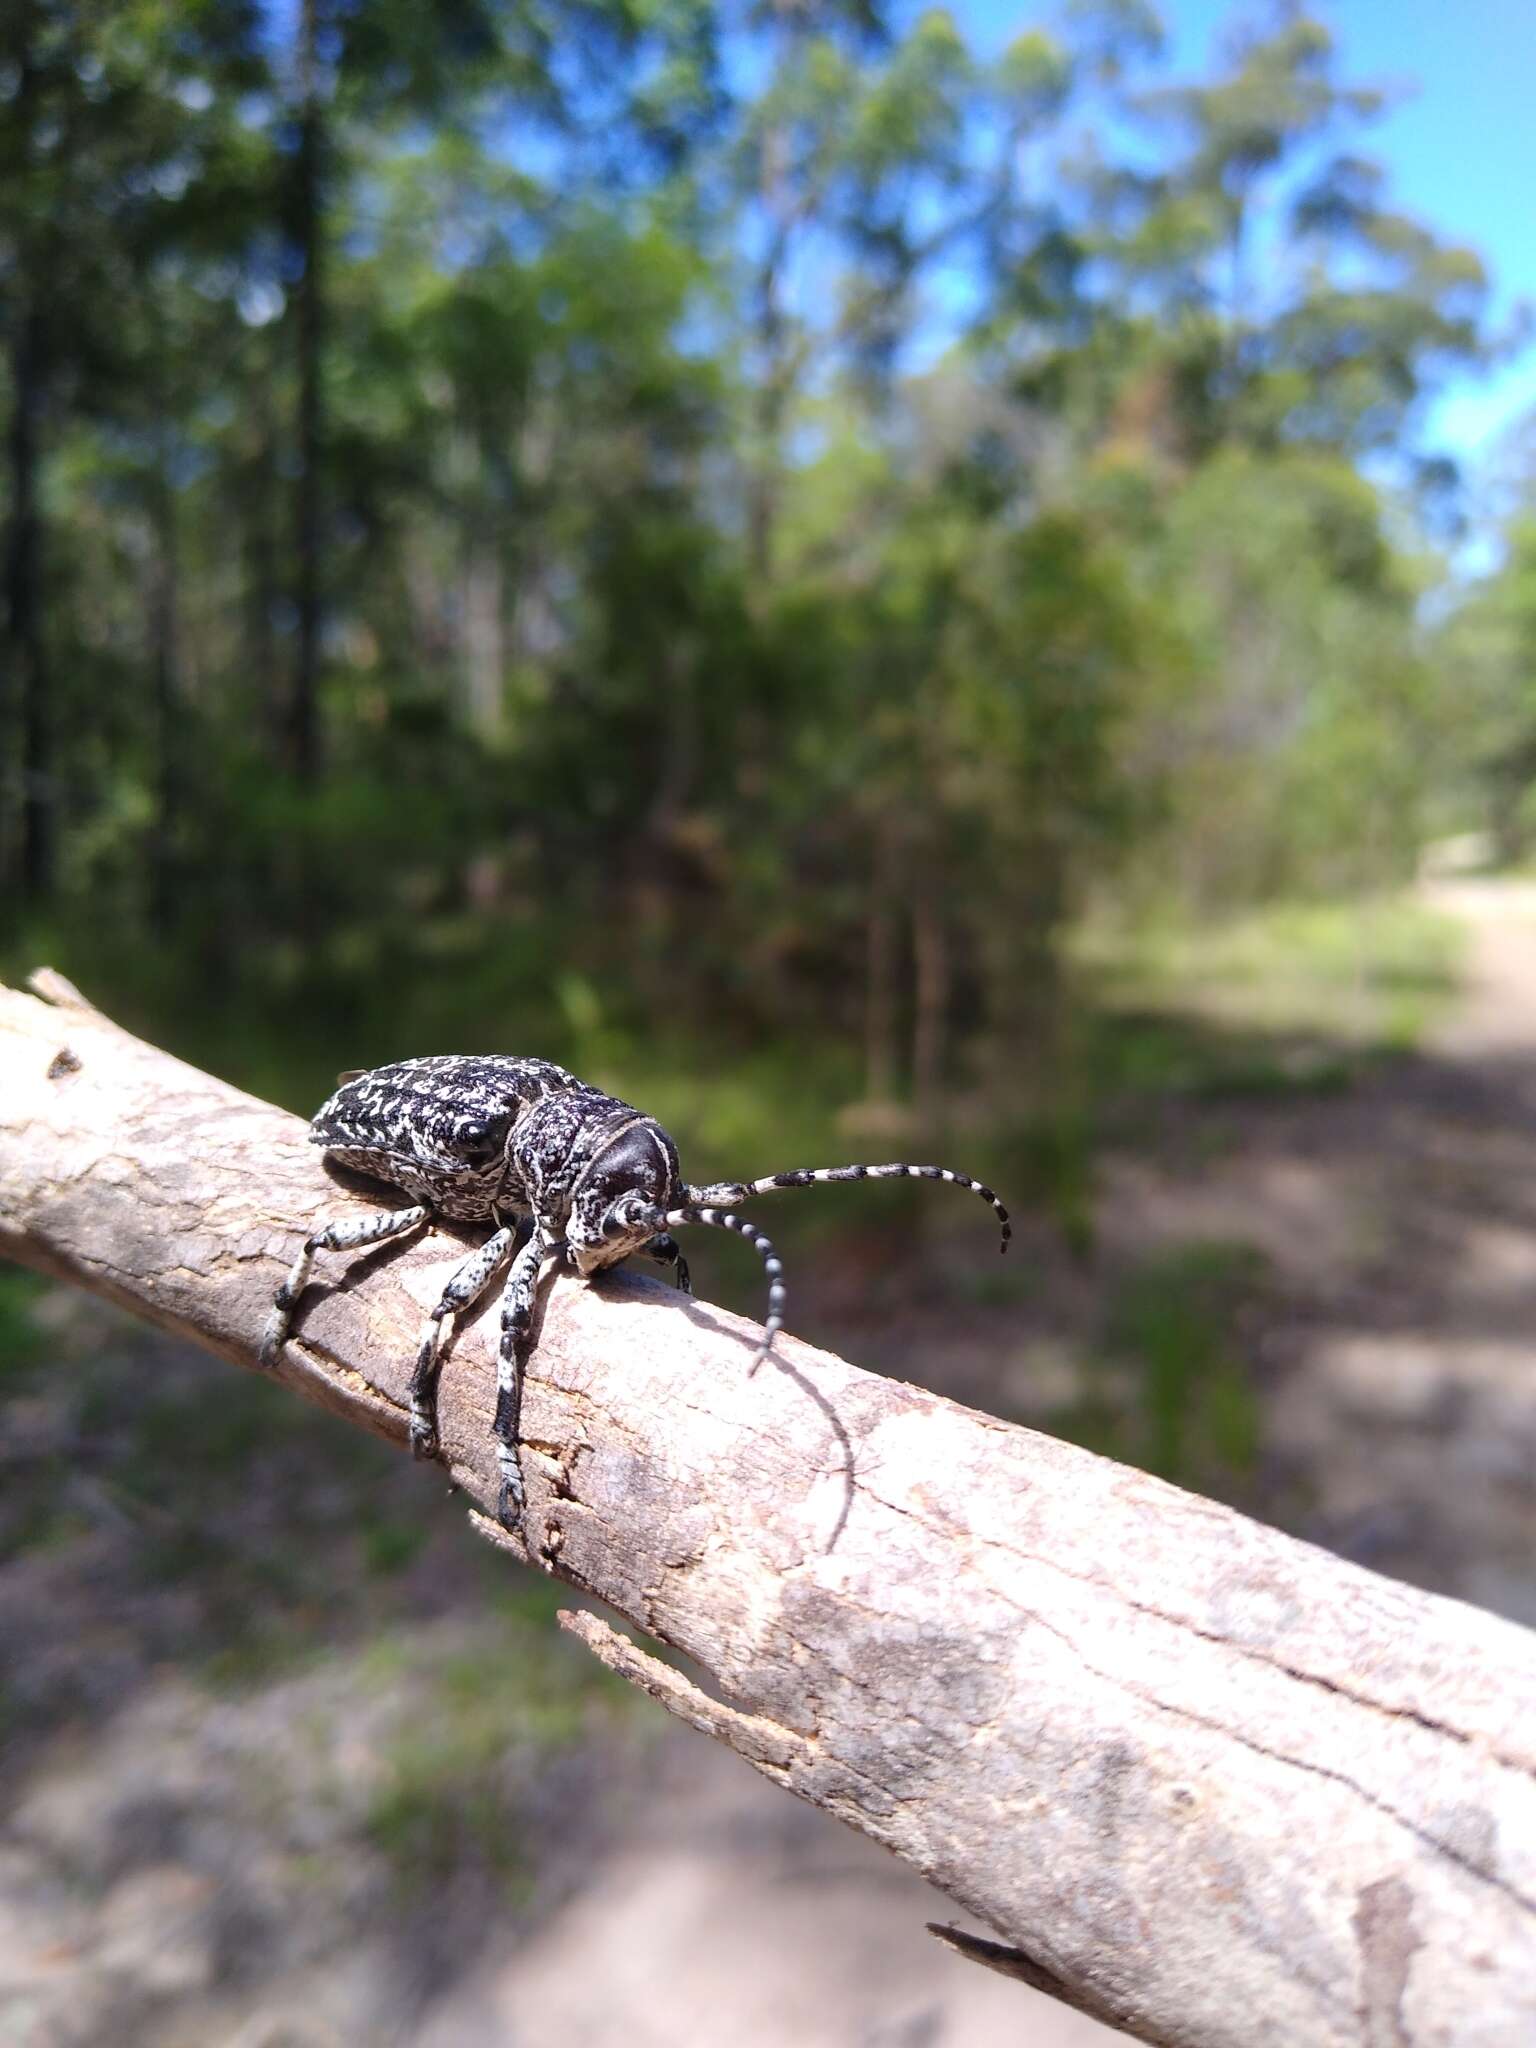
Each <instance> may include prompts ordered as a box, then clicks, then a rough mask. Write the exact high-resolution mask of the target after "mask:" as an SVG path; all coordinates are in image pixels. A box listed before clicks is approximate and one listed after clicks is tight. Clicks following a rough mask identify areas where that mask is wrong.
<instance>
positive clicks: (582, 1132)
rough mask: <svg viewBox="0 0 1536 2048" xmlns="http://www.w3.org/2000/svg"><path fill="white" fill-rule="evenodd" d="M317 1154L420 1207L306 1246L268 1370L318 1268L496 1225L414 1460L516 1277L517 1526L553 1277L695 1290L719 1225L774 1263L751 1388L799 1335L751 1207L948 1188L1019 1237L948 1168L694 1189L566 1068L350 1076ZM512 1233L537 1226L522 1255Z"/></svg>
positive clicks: (499, 1063)
mask: <svg viewBox="0 0 1536 2048" xmlns="http://www.w3.org/2000/svg"><path fill="white" fill-rule="evenodd" d="M309 1135H310V1141H311V1143H313V1144H316V1145H323V1146H324V1147H325V1150H326V1153H327V1155H328V1156H329V1157H330V1158H331V1159H334V1160H335V1161H336V1162H337V1164H338V1165H341V1166H346V1167H350V1168H352V1169H353V1170H354V1171H355V1172H358V1173H364V1174H368V1175H370V1176H371V1177H372V1178H373V1179H375V1180H382V1181H387V1182H388V1183H389V1184H390V1186H392V1187H397V1188H400V1189H401V1190H403V1192H404V1193H406V1194H408V1195H409V1196H411V1197H412V1201H411V1205H410V1207H408V1208H404V1209H390V1210H380V1211H378V1212H376V1213H375V1214H373V1215H371V1216H360V1217H357V1218H355V1219H354V1220H351V1221H347V1222H342V1223H333V1224H331V1225H329V1226H328V1227H327V1228H325V1229H322V1230H317V1231H316V1232H315V1233H314V1235H313V1236H312V1237H308V1238H306V1239H305V1241H304V1248H303V1250H302V1251H301V1252H300V1253H299V1255H298V1257H297V1258H296V1259H295V1260H294V1262H293V1266H292V1269H291V1270H290V1272H289V1274H288V1277H287V1279H286V1280H284V1282H283V1284H282V1286H281V1287H279V1288H278V1290H277V1296H276V1300H275V1301H274V1303H273V1307H272V1314H271V1317H270V1319H269V1321H268V1323H267V1328H266V1333H265V1336H264V1338H263V1340H262V1346H261V1361H262V1363H263V1364H264V1365H272V1364H274V1363H275V1362H276V1359H277V1355H278V1353H279V1351H280V1350H281V1349H282V1347H283V1345H284V1344H285V1343H286V1341H287V1338H288V1332H289V1328H290V1326H291V1324H292V1321H293V1311H294V1309H295V1307H296V1306H297V1304H298V1300H299V1296H300V1295H301V1294H302V1293H303V1292H304V1288H305V1286H306V1284H307V1282H308V1280H309V1274H310V1268H311V1267H312V1266H313V1264H314V1259H315V1254H316V1252H322V1251H326V1252H341V1251H357V1250H360V1249H361V1248H362V1247H363V1246H364V1245H375V1244H380V1243H382V1242H383V1241H384V1240H385V1239H386V1238H391V1237H402V1236H404V1235H405V1234H406V1233H407V1232H408V1231H412V1230H418V1229H420V1228H421V1227H422V1225H424V1224H428V1223H430V1222H431V1221H432V1220H433V1218H434V1217H437V1216H446V1217H451V1218H454V1219H455V1220H457V1221H459V1222H464V1223H490V1224H492V1225H494V1229H493V1231H492V1234H491V1235H490V1236H489V1237H488V1238H487V1239H486V1240H485V1242H484V1244H482V1245H480V1246H479V1247H478V1249H476V1250H475V1251H472V1252H471V1253H470V1254H469V1255H468V1257H467V1258H465V1259H463V1260H462V1261H461V1262H460V1264H459V1265H458V1266H457V1267H456V1268H455V1269H454V1271H453V1274H452V1276H451V1277H450V1279H449V1281H448V1284H447V1286H446V1287H445V1288H444V1289H443V1298H442V1300H441V1301H440V1302H439V1303H438V1304H437V1307H436V1308H435V1309H433V1311H432V1313H431V1315H430V1316H429V1317H428V1318H427V1324H426V1329H425V1331H424V1332H423V1335H422V1340H421V1349H420V1350H419V1352H418V1353H417V1356H416V1370H415V1372H414V1373H413V1374H412V1376H411V1449H412V1450H413V1451H414V1453H415V1454H416V1456H417V1457H418V1458H432V1457H436V1456H437V1453H438V1439H437V1379H438V1373H439V1370H440V1366H441V1359H442V1352H443V1345H444V1343H445V1342H446V1340H447V1338H448V1336H449V1334H450V1332H451V1330H452V1328H453V1320H454V1317H455V1316H457V1315H459V1314H461V1313H462V1312H463V1311H464V1310H465V1309H467V1308H469V1307H470V1305H471V1304H472V1303H473V1302H475V1301H476V1300H477V1299H478V1298H479V1297H480V1295H482V1294H483V1293H484V1292H485V1290H486V1288H487V1287H489V1286H490V1284H491V1282H492V1281H493V1280H494V1279H496V1278H497V1276H498V1275H499V1274H500V1273H501V1272H502V1270H503V1268H505V1267H510V1271H508V1273H507V1280H506V1286H505V1288H504V1290H503V1293H502V1298H501V1345H500V1351H499V1363H498V1370H497V1395H496V1419H495V1422H494V1423H493V1425H492V1429H493V1433H494V1435H495V1437H496V1440H497V1443H498V1444H499V1446H500V1452H499V1455H500V1460H501V1498H500V1503H499V1508H498V1512H499V1514H500V1516H501V1519H502V1521H503V1522H504V1523H506V1524H507V1526H508V1527H513V1526H515V1522H516V1518H517V1517H519V1516H520V1515H521V1513H522V1508H523V1498H524V1496H523V1481H522V1475H521V1472H520V1471H519V1469H518V1459H517V1440H518V1411H519V1408H520V1406H521V1402H522V1388H523V1370H524V1367H525V1366H526V1365H527V1363H528V1357H529V1353H530V1352H531V1350H532V1348H533V1309H534V1303H535V1301H536V1299H537V1296H538V1290H539V1284H540V1282H541V1280H542V1279H543V1277H544V1275H545V1273H546V1272H549V1271H552V1270H553V1269H554V1268H555V1267H556V1266H558V1265H560V1264H569V1265H572V1266H574V1267H575V1269H576V1271H577V1272H578V1273H581V1274H583V1275H588V1274H592V1273H597V1272H600V1271H602V1269H603V1268H604V1267H605V1266H616V1265H617V1264H618V1263H619V1261H620V1260H621V1259H626V1258H628V1257H629V1256H630V1255H631V1253H639V1254H640V1255H641V1256H643V1257H645V1258H649V1259H655V1260H656V1261H657V1262H658V1263H659V1264H661V1265H663V1266H670V1267H672V1268H673V1270H674V1272H675V1274H676V1277H677V1284H678V1286H679V1287H681V1288H682V1289H683V1290H684V1292H688V1291H690V1290H689V1281H688V1267H687V1265H686V1263H685V1261H684V1259H683V1255H682V1253H681V1252H680V1251H679V1250H678V1248H677V1241H676V1239H675V1238H673V1237H672V1235H671V1232H672V1231H674V1230H676V1229H677V1228H679V1226H681V1225H682V1224H685V1223H688V1224H692V1223H707V1224H710V1225H712V1226H713V1227H714V1228H715V1229H717V1230H734V1231H736V1232H737V1233H738V1234H739V1235H740V1236H742V1237H744V1238H746V1239H747V1241H748V1243H749V1244H751V1245H752V1246H753V1248H754V1249H755V1250H756V1251H757V1253H758V1254H759V1256H760V1257H761V1259H762V1261H763V1270H764V1272H765V1273H766V1274H767V1277H768V1317H767V1321H766V1323H765V1324H764V1328H763V1341H762V1343H761V1344H760V1345H759V1346H758V1350H757V1355H756V1356H755V1357H754V1359H753V1361H752V1366H751V1371H752V1372H756V1370H757V1368H758V1366H759V1365H761V1364H762V1362H763V1360H764V1359H765V1358H766V1357H767V1356H768V1354H769V1352H770V1351H771V1350H772V1349H773V1340H774V1337H775V1335H776V1334H777V1333H778V1331H779V1330H781V1329H782V1328H783V1326H784V1283H783V1279H782V1277H781V1276H782V1272H783V1268H782V1267H781V1266H780V1264H779V1258H778V1254H777V1253H776V1252H775V1251H774V1248H773V1246H772V1245H771V1244H770V1243H769V1242H768V1240H767V1238H766V1237H764V1236H763V1235H762V1233H761V1232H760V1231H759V1230H758V1229H757V1227H756V1225H755V1224H752V1223H749V1222H748V1221H747V1219H746V1218H745V1217H744V1216H738V1215H736V1214H734V1211H735V1209H736V1207H737V1205H738V1204H739V1203H742V1202H745V1201H747V1200H748V1199H749V1198H750V1197H751V1196H753V1195H765V1194H767V1193H769V1191H770V1190H771V1189H774V1188H798V1187H806V1186H808V1185H809V1184H810V1183H811V1182H812V1181H830V1180H894V1179H898V1178H901V1177H902V1176H911V1177H913V1178H915V1179H918V1180H947V1181H952V1182H953V1183H954V1184H955V1185H956V1186H957V1187H962V1188H974V1189H975V1191H976V1193H977V1194H978V1195H980V1196H981V1198H982V1200H983V1201H986V1202H990V1203H991V1204H992V1207H993V1209H994V1210H995V1211H996V1212H997V1220H998V1222H999V1224H1000V1225H1001V1226H1002V1233H1003V1238H1002V1249H1003V1250H1004V1251H1006V1250H1007V1249H1008V1239H1009V1237H1010V1235H1011V1231H1010V1227H1009V1223H1008V1211H1007V1210H1006V1209H1005V1208H1004V1207H1003V1205H1002V1203H1001V1202H1000V1201H999V1200H998V1199H997V1196H996V1195H994V1194H993V1192H992V1190H991V1189H990V1188H988V1187H983V1186H982V1184H981V1182H980V1181H975V1180H971V1179H969V1178H968V1177H967V1176H966V1175H965V1174H963V1173H951V1172H950V1171H949V1169H948V1168H947V1167H943V1166H902V1165H892V1166H831V1167H816V1168H809V1167H802V1168H799V1169H798V1170H797V1171H795V1172H793V1173H774V1174H769V1175H768V1177H767V1178H766V1179H765V1180H752V1181H720V1182H718V1183H716V1184H715V1185H713V1186H710V1187H692V1186H690V1185H689V1183H688V1182H686V1181H685V1180H683V1178H682V1177H681V1174H680V1173H679V1170H678V1163H677V1147H676V1146H675V1145H674V1144H673V1142H672V1140H671V1139H670V1138H669V1137H668V1136H667V1134H666V1132H665V1131H664V1130H663V1129H662V1127H661V1125H660V1124H659V1123H657V1122H656V1120H655V1118H654V1117H649V1116H645V1115H643V1114H642V1113H641V1112H640V1111H639V1110H638V1109H633V1108H631V1106H630V1105H629V1104H628V1103H627V1102H620V1101H619V1100H618V1098H617V1097H616V1096H612V1095H604V1094H603V1093H602V1092H601V1091H600V1090H599V1089H596V1088H593V1087H590V1086H589V1085H588V1084H587V1083H586V1082H585V1081H578V1080H577V1078H576V1076H575V1075H574V1074H571V1073H567V1071H566V1070H565V1068H564V1067H557V1066H556V1065H555V1064H554V1063H553V1061H551V1060H535V1059H517V1058H514V1057H512V1056H511V1055H509V1054H505V1053H487V1054H484V1055H481V1056H479V1057H471V1056H454V1055H447V1056H444V1057H441V1058H432V1059H419V1060H399V1061H397V1062H396V1063H395V1065H393V1066H389V1067H374V1068H372V1069H370V1070H369V1071H368V1072H366V1073H352V1074H343V1075H342V1076H341V1085H340V1086H339V1087H338V1089H337V1091H336V1093H335V1094H334V1095H333V1096H332V1097H331V1098H330V1100H329V1101H328V1102H326V1103H323V1104H322V1105H321V1107H320V1109H319V1110H317V1111H316V1113H315V1117H314V1120H313V1122H312V1123H311V1125H310V1132H309ZM508 1218H512V1219H531V1222H532V1234H531V1235H530V1236H529V1237H528V1239H527V1241H526V1243H524V1244H523V1246H522V1248H521V1249H520V1250H519V1249H517V1242H516V1240H517V1236H518V1232H517V1230H516V1225H515V1222H514V1221H508V1220H507V1219H508Z"/></svg>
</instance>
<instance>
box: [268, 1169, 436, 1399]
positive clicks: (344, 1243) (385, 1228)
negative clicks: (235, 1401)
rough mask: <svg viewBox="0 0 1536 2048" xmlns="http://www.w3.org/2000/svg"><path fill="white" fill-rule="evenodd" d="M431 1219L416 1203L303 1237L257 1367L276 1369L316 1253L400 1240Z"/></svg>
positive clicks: (280, 1291)
mask: <svg viewBox="0 0 1536 2048" xmlns="http://www.w3.org/2000/svg"><path fill="white" fill-rule="evenodd" d="M431 1215H432V1211H431V1210H430V1209H428V1208H426V1207H424V1206H423V1205H422V1204H420V1203H418V1204H417V1205H416V1206H415V1207H414V1208H411V1209H377V1210H375V1211H374V1213H373V1214H372V1215H371V1216H354V1217H350V1218H349V1219H348V1220H347V1221H346V1222H344V1223H328V1224H327V1225H326V1227H325V1228H324V1229H323V1230H317V1231H316V1232H315V1233H314V1235H313V1236H312V1237H306V1238H305V1240H304V1244H303V1247H302V1249H301V1250H300V1252H299V1255H298V1257H297V1258H296V1259H295V1260H294V1262H293V1265H292V1266H291V1268H290V1269H289V1273H288V1277H287V1279H286V1280H285V1281H284V1282H283V1284H282V1286H281V1287H279V1288H278V1290H277V1293H276V1295H275V1296H274V1297H273V1301H272V1313H271V1315H270V1316H268V1318H267V1327H266V1330H265V1332H264V1333H263V1336H262V1340H261V1350H260V1351H259V1353H258V1354H257V1356H258V1358H259V1360H260V1362H261V1364H263V1365H267V1366H271V1365H276V1363H277V1354H278V1353H279V1352H280V1351H281V1350H282V1348H283V1346H284V1344H286V1343H287V1341H288V1332H289V1329H290V1328H291V1327H292V1323H293V1311H294V1309H295V1308H296V1307H297V1306H298V1300H299V1296H300V1295H301V1294H302V1293H303V1292H304V1289H305V1288H306V1287H307V1286H308V1285H309V1275H310V1269H311V1268H312V1267H313V1265H314V1263H315V1253H316V1252H355V1251H360V1250H361V1249H362V1248H363V1246H364V1245H370V1244H382V1243H383V1242H384V1240H385V1239H386V1238H390V1237H403V1236H404V1235H405V1233H406V1231H408V1230H415V1229H416V1227H417V1226H418V1224H422V1223H426V1222H428V1221H429V1220H430V1218H431Z"/></svg>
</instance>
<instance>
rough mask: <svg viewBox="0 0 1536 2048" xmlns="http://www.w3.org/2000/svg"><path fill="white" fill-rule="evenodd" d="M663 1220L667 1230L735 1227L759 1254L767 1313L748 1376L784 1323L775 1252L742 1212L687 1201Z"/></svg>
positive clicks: (781, 1283)
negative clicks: (690, 1225)
mask: <svg viewBox="0 0 1536 2048" xmlns="http://www.w3.org/2000/svg"><path fill="white" fill-rule="evenodd" d="M690 1192H691V1190H690ZM665 1220H666V1226H667V1228H668V1230H675V1229H676V1228H677V1227H678V1225H679V1224H681V1223H708V1224H710V1225H712V1226H713V1228H714V1229H716V1230H734V1231H735V1232H736V1233H737V1235H738V1236H739V1237H744V1238H745V1239H746V1240H747V1242H748V1243H749V1244H750V1245H751V1246H752V1248H753V1250H754V1251H755V1252H756V1253H757V1254H758V1256H759V1258H761V1260H762V1262H763V1271H764V1272H765V1273H766V1274H767V1275H768V1313H767V1315H766V1316H765V1317H764V1318H763V1341H762V1343H761V1344H760V1345H759V1346H758V1348H757V1356H756V1357H755V1358H754V1359H753V1361H752V1363H751V1365H750V1366H749V1367H748V1368H747V1378H748V1379H750V1378H751V1377H752V1375H753V1373H755V1372H756V1371H757V1368H758V1367H759V1366H760V1365H761V1364H762V1362H763V1360H764V1359H765V1358H766V1357H767V1356H768V1354H769V1352H770V1351H771V1350H772V1349H773V1340H774V1338H775V1337H776V1336H777V1335H778V1334H779V1332H780V1330H782V1329H783V1327H784V1280H783V1273H784V1268H783V1266H782V1264H781V1263H780V1260H779V1255H778V1253H777V1252H776V1251H775V1250H774V1248H773V1246H772V1245H771V1244H770V1243H769V1241H768V1239H767V1238H766V1237H764V1235H763V1233H762V1232H761V1231H760V1230H759V1229H758V1227H757V1225H756V1224H755V1223H749V1222H748V1221H747V1219H746V1217H745V1216H733V1215H729V1214H727V1212H726V1211H725V1210H723V1209H716V1208H714V1207H713V1206H711V1205H708V1204H700V1203H697V1202H688V1203H686V1204H685V1205H684V1207H682V1208H681V1209H669V1210H668V1211H667V1214H666V1219H665Z"/></svg>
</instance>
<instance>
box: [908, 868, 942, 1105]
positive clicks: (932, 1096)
mask: <svg viewBox="0 0 1536 2048" xmlns="http://www.w3.org/2000/svg"><path fill="white" fill-rule="evenodd" d="M923 868H924V872H923V877H922V880H921V882H920V883H919V886H918V891H917V896H916V899H915V901H914V902H913V905H912V964H913V970H914V973H915V976H916V990H915V1008H914V1014H913V1020H912V1098H913V1101H914V1103H915V1105H916V1107H917V1110H918V1113H919V1115H920V1116H922V1117H923V1118H924V1120H925V1121H931V1120H932V1119H933V1118H935V1117H936V1116H937V1114H938V1112H939V1108H940V1105H941V1102H942V1098H943V1093H944V1058H945V1038H946V1027H947V1025H948V1022H949V936H948V934H947V932H946V931H945V929H944V911H943V907H942V904H941V902H940V896H939V890H938V885H937V879H936V877H935V875H934V873H933V871H932V868H931V865H930V864H929V863H928V862H924V864H923Z"/></svg>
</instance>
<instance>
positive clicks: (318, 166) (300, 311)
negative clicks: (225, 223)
mask: <svg viewBox="0 0 1536 2048" xmlns="http://www.w3.org/2000/svg"><path fill="white" fill-rule="evenodd" d="M319 12H320V0H303V6H302V9H301V12H300V21H299V91H300V102H301V104H300V114H299V147H298V158H297V163H296V166H295V170H296V187H295V210H294V230H295V242H296V245H297V250H298V256H299V260H300V263H301V265H302V272H301V275H300V278H299V284H298V303H297V336H298V354H299V473H298V482H297V492H296V498H295V506H294V511H295V529H296V530H295V545H296V550H297V559H296V563H295V587H294V610H295V627H296V646H295V651H294V671H293V694H292V698H291V700H290V703H289V707H288V765H289V767H290V768H291V769H292V771H293V773H294V774H295V775H296V776H297V777H298V779H299V781H300V782H301V783H303V784H304V785H306V786H309V785H311V784H312V783H313V782H314V780H315V777H316V775H317V773H318V769H319V742H320V734H319V702H318V699H319V678H320V656H321V644H320V636H321V631H322V627H323V623H324V620H323V612H322V605H323V588H324V563H323V559H322V558H323V549H324V502H323V494H324V488H325V412H324V389H323V380H322V354H323V350H324V346H325V277H324V243H325V175H326V161H325V159H326V149H325V142H326V135H325V113H324V108H323V106H322V103H321V81H320V52H319V33H320V21H319Z"/></svg>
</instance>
